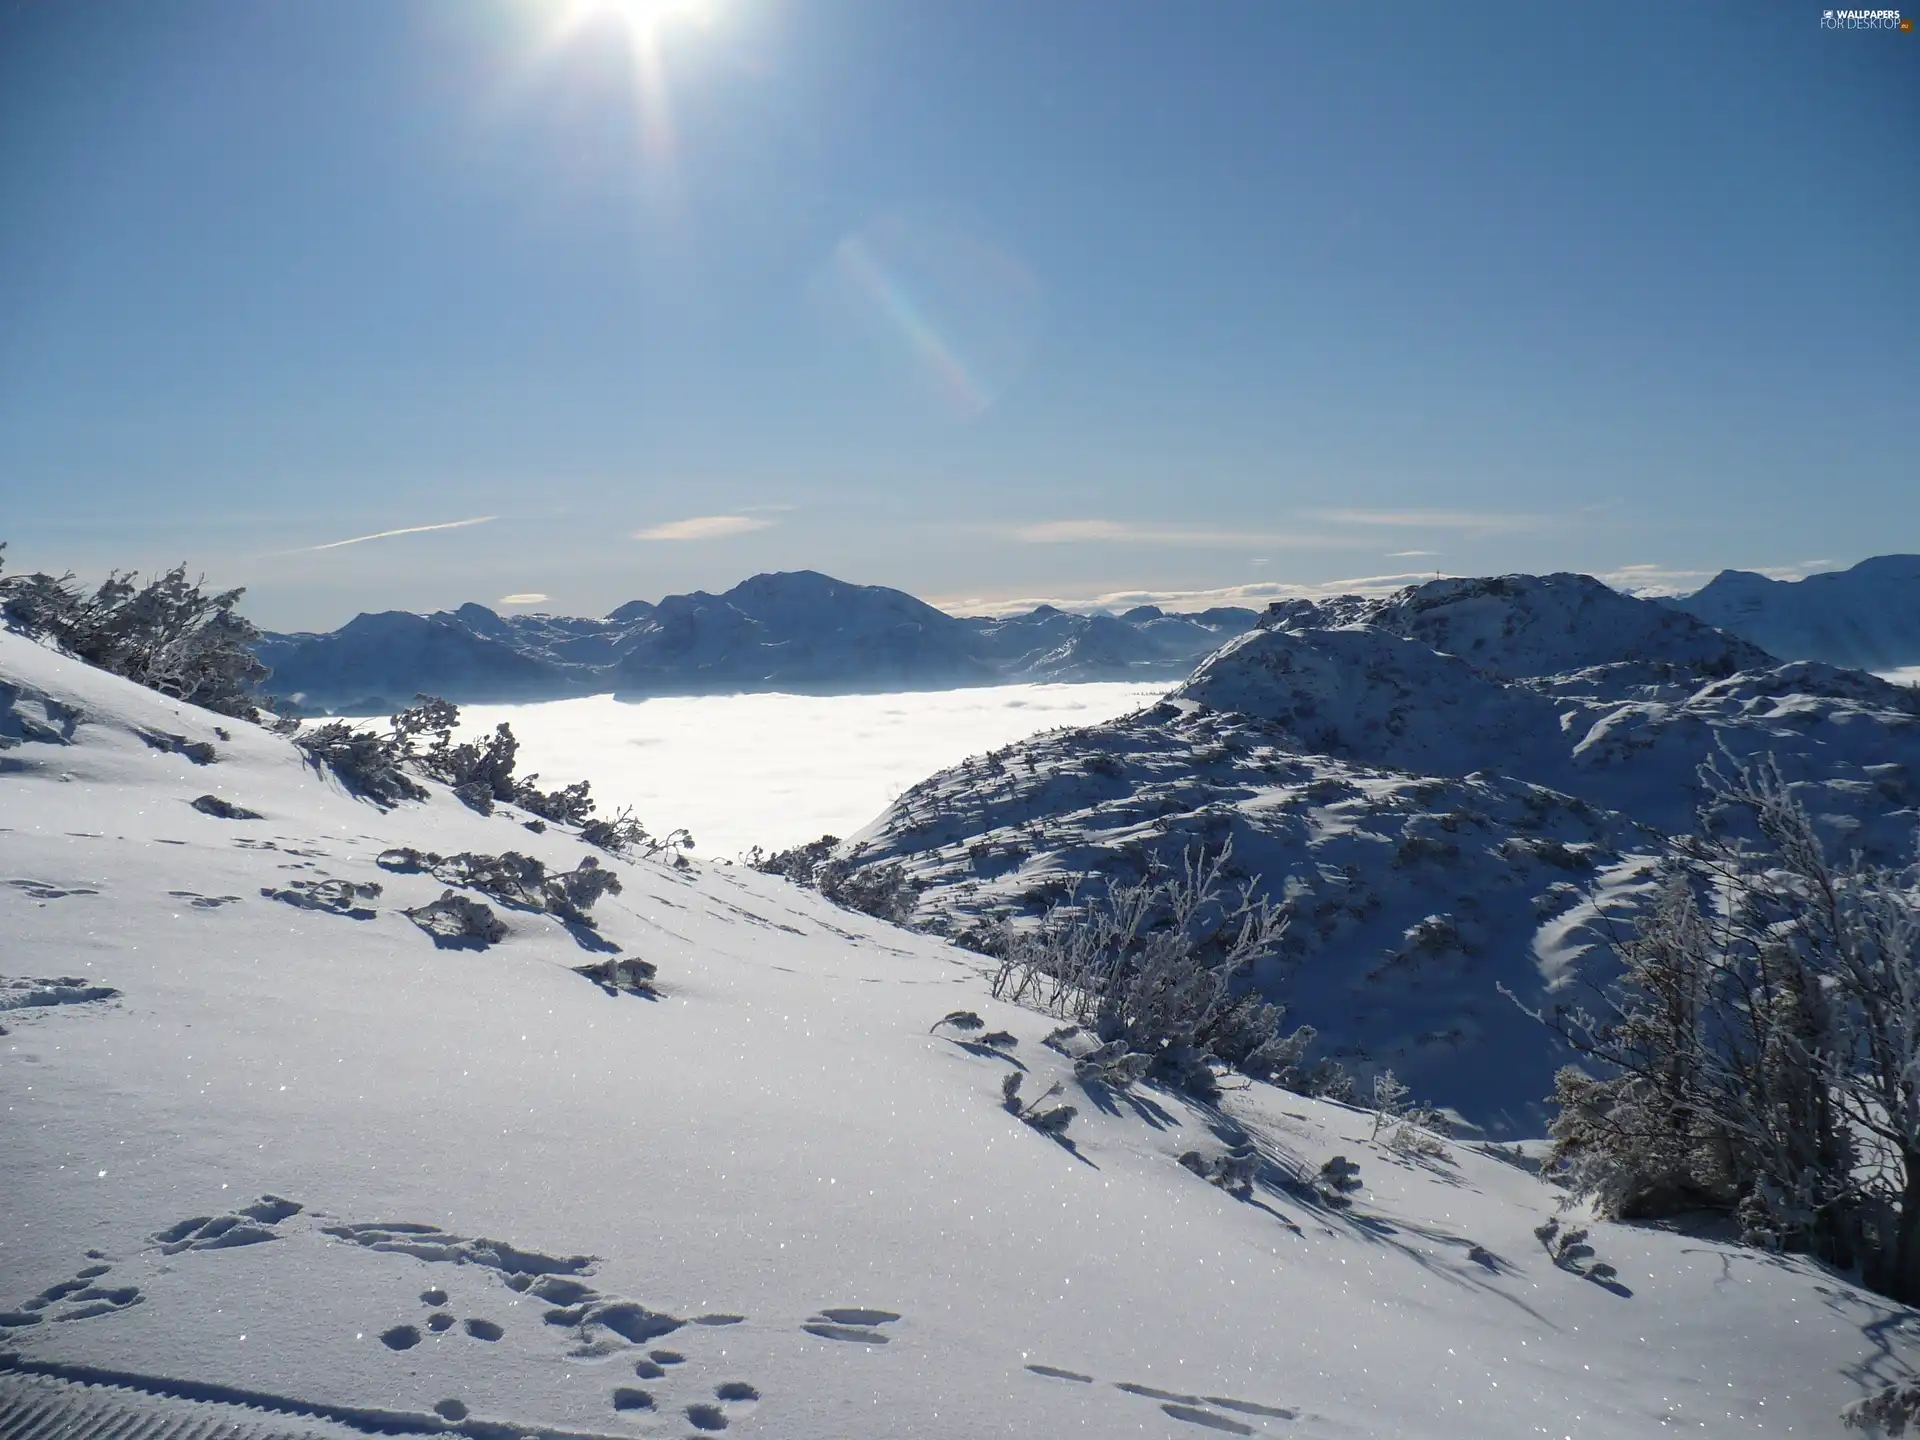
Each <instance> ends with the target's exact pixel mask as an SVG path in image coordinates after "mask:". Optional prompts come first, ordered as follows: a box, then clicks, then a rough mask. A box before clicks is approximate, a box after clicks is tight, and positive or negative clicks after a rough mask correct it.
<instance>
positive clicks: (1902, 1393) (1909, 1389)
mask: <svg viewBox="0 0 1920 1440" xmlns="http://www.w3.org/2000/svg"><path fill="white" fill-rule="evenodd" d="M1840 1421H1841V1423H1842V1424H1843V1425H1845V1426H1846V1427H1847V1429H1849V1430H1864V1431H1866V1432H1867V1433H1868V1434H1872V1435H1885V1436H1888V1437H1891V1440H1898V1437H1900V1436H1902V1435H1905V1434H1906V1433H1907V1430H1908V1428H1909V1427H1911V1428H1912V1429H1914V1430H1916V1431H1920V1380H1906V1381H1902V1382H1901V1383H1900V1384H1898V1385H1889V1386H1887V1387H1886V1388H1885V1389H1883V1390H1876V1391H1874V1392H1873V1394H1871V1395H1867V1396H1864V1397H1862V1398H1861V1399H1859V1400H1855V1401H1854V1402H1853V1403H1852V1404H1850V1405H1847V1406H1845V1407H1844V1408H1843V1409H1842V1410H1841V1411H1840Z"/></svg>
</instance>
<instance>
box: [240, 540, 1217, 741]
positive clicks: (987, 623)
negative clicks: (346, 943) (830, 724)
mask: <svg viewBox="0 0 1920 1440" xmlns="http://www.w3.org/2000/svg"><path fill="white" fill-rule="evenodd" d="M1254 619H1255V615H1254V612H1253V611H1251V610H1240V609H1232V608H1224V609H1214V610H1208V611H1204V612H1202V613H1200V614H1197V615H1168V614H1164V613H1162V612H1161V611H1159V610H1157V609H1155V608H1154V607H1152V606H1141V607H1139V608H1138V609H1134V610H1129V611H1128V612H1127V613H1126V614H1125V615H1122V616H1112V615H1091V616H1089V615H1074V614H1069V613H1067V612H1066V611H1063V610H1057V609H1054V608H1053V607H1052V606H1041V607H1040V608H1039V609H1036V610H1033V611H1030V612H1028V613H1027V614H1025V615H1015V616H1009V617H1006V618H1002V619H978V618H975V619H961V618H957V617H955V616H952V615H948V614H946V613H944V612H943V611H940V610H936V609H934V608H933V607H932V606H931V605H927V604H925V603H923V602H922V601H919V600H916V599H914V598H913V596H911V595H908V594H905V593H903V592H902V591H899V590H890V589H887V588H886V587H884V586H880V585H849V584H847V583H846V582H844V581H840V580H835V579H833V578H831V577H830V576H826V575H819V574H815V573H814V572H812V571H805V570H803V571H798V572H795V573H791V574H779V575H756V576H754V577H753V578H752V579H750V580H746V581H743V582H742V583H740V584H739V585H736V586H734V588H733V589H731V590H729V591H727V592H726V593H725V594H724V595H709V594H707V593H705V592H704V591H696V592H694V593H693V594H691V595H669V596H668V597H667V598H666V599H664V600H662V601H660V603H659V604H657V605H654V604H650V603H648V602H646V601H641V600H635V601H630V602H628V603H627V604H625V605H622V606H620V607H619V608H618V609H616V610H614V611H613V612H612V613H611V614H610V615H608V616H607V617H606V618H605V619H603V620H587V619H574V618H569V617H565V616H552V615H511V616H501V615H497V614H495V613H494V612H493V611H491V610H489V609H487V608H486V607H485V606H483V605H462V606H461V607H460V608H459V609H458V610H454V611H451V612H446V611H443V612H440V613H437V614H433V615H413V614H409V613H406V612H404V611H388V612H386V613H383V614H379V615H361V616H359V617H357V618H356V619H354V620H353V621H351V622H349V623H348V624H346V625H344V626H342V627H341V628H340V629H338V630H334V631H330V632H328V633H326V634H301V635H269V636H268V637H267V638H266V640H265V641H264V642H263V643H262V644H261V645H260V647H259V653H260V656H261V658H262V659H263V660H265V661H266V663H267V664H268V665H270V666H272V668H273V671H274V675H273V679H272V680H271V681H270V682H269V686H268V688H269V689H270V690H272V691H273V692H274V693H275V694H278V695H283V696H289V697H294V696H297V697H300V698H299V703H300V704H302V705H303V706H305V707H306V708H307V709H309V710H326V709H336V710H338V709H351V710H355V711H358V712H362V713H373V712H384V711H390V710H393V709H397V708H399V707H400V706H402V705H404V704H407V703H408V702H410V701H411V699H412V697H413V696H414V695H415V694H416V693H427V694H433V695H439V696H441V697H443V698H446V699H450V700H454V701H457V702H462V703H464V702H469V701H472V702H503V701H514V700H533V699H554V698H558V697H562V696H567V695H578V694H586V693H590V692H598V693H605V692H608V691H611V692H614V693H617V694H619V695H620V696H622V697H623V698H628V699H637V698H642V697H645V696H652V695H705V694H724V693H729V692H734V691H755V690H760V691H764V690H785V691H797V692H841V691H861V690H903V689H928V688H934V687H947V686H958V685H988V684H994V683H998V682H1003V681H1012V680H1031V681H1089V680H1104V681H1115V680H1152V679H1162V680H1175V679H1178V678H1180V677H1181V676H1183V675H1185V674H1186V673H1187V672H1188V671H1189V670H1191V669H1192V668H1193V666H1194V665H1195V664H1196V663H1197V662H1198V661H1199V660H1200V659H1201V658H1202V657H1203V656H1205V655H1206V654H1207V653H1208V652H1209V651H1211V650H1213V649H1215V648H1216V647H1217V646H1218V645H1219V644H1220V642H1221V641H1222V640H1225V639H1227V638H1229V637H1230V636H1233V635H1237V634H1240V633H1241V632H1242V631H1245V630H1247V629H1249V628H1250V627H1251V626H1252V625H1253V623H1254Z"/></svg>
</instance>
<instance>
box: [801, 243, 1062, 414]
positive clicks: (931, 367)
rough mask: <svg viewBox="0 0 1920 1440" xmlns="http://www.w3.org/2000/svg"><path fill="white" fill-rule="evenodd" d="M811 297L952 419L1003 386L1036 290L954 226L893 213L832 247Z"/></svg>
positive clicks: (1022, 364) (1031, 333)
mask: <svg viewBox="0 0 1920 1440" xmlns="http://www.w3.org/2000/svg"><path fill="white" fill-rule="evenodd" d="M818 295H819V298H820V299H821V300H822V301H823V302H824V304H825V308H826V309H827V311H828V313H829V315H830V317H831V318H832V319H833V320H834V321H835V322H836V323H837V324H839V325H842V326H845V327H847V328H850V329H852V330H854V331H856V332H857V333H859V334H860V335H861V336H862V337H863V338H864V339H865V341H866V342H867V344H868V346H869V347H870V350H871V352H872V353H873V354H875V355H877V356H878V357H879V358H880V359H881V360H882V362H883V363H884V364H886V365H887V366H888V367H889V368H890V369H893V370H896V371H898V372H900V373H903V374H904V375H906V376H907V377H908V378H910V379H911V380H912V381H913V382H914V384H915V386H916V388H918V389H920V390H921V391H922V392H924V393H926V394H928V395H930V396H931V398H932V399H933V400H934V401H935V403H936V404H937V405H938V407H939V408H940V409H941V410H942V411H945V412H946V413H948V414H950V415H954V416H957V417H960V418H970V417H972V416H975V415H978V414H980V413H981V412H982V411H984V410H986V409H988V408H989V407H990V406H992V405H993V404H994V403H995V402H996V401H997V400H998V399H999V398H1000V397H1001V396H1002V395H1004V394H1005V393H1006V392H1007V390H1008V389H1010V388H1011V387H1012V385H1013V384H1014V383H1015V382H1016V381H1017V380H1018V379H1019V377H1020V374H1021V372H1022V371H1023V370H1024V369H1025V368H1026V364H1027V361H1028V360H1029V359H1030V358H1031V356H1032V353H1033V349H1034V346H1035V344H1036V342H1037V341H1038V338H1039V332H1040V322H1041V300H1042V296H1041V290H1040V285H1039V282H1038V281H1037V280H1035V279H1034V277H1033V274H1032V272H1031V271H1029V270H1028V269H1027V267H1026V266H1025V265H1024V264H1022V263H1021V262H1020V260H1019V259H1018V258H1017V257H1016V256H1015V255H1014V254H1013V253H1012V252H1011V251H1010V250H1008V249H1007V248H1006V247H1005V246H1004V245H1003V244H1001V243H1000V242H998V241H997V240H995V239H993V238H992V237H990V236H989V235H988V234H987V233H986V232H985V231H984V229H983V228H982V227H981V226H979V225H978V224H976V223H974V222H972V221H971V220H969V219H966V218H961V217H955V216H947V215H930V214H920V213H916V214H905V213H896V214H889V215H885V216H882V217H880V218H879V219H877V220H875V221H873V222H872V223H870V224H868V225H865V226H862V227H861V228H860V229H859V230H857V231H855V232H854V233H852V234H850V235H848V236H846V237H845V238H844V239H843V240H841V241H840V243H839V244H838V245H836V246H835V247H834V250H833V254H832V258H831V260H830V262H829V264H828V265H827V267H826V270H825V272H824V274H823V275H822V277H821V280H820V283H819V286H818Z"/></svg>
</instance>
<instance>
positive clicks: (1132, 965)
mask: <svg viewBox="0 0 1920 1440" xmlns="http://www.w3.org/2000/svg"><path fill="white" fill-rule="evenodd" d="M1232 854H1233V843H1232V840H1231V839H1229V840H1228V841H1227V842H1226V843H1225V844H1223V845H1222V846H1221V848H1220V849H1219V851H1217V852H1216V853H1215V854H1214V856H1213V857H1212V858H1211V859H1208V858H1206V857H1205V856H1204V854H1201V853H1197V852H1190V853H1189V854H1188V856H1187V858H1186V861H1185V863H1184V865H1183V866H1182V868H1181V869H1180V870H1179V871H1178V872H1176V873H1170V874H1169V873H1165V872H1155V873H1151V874H1149V876H1148V877H1147V878H1146V879H1145V880H1142V881H1139V882H1137V883H1133V884H1122V883H1115V882H1109V883H1108V884H1107V886H1106V887H1105V889H1104V890H1103V891H1101V892H1100V893H1098V894H1095V895H1092V896H1090V897H1088V898H1086V899H1083V900H1081V901H1080V902H1079V903H1077V904H1071V905H1059V906H1055V907H1054V909H1053V910H1051V911H1049V912H1048V914H1047V915H1046V916H1045V917H1044V918H1043V919H1042V921H1041V922H1040V924H1039V925H1038V926H1036V927H1034V928H1032V929H1029V930H1024V931H1016V930H1014V929H1012V928H1011V927H1010V926H1009V927H1007V928H1006V929H1004V930H1003V932H1002V934H1001V935H1000V937H999V939H998V942H997V947H998V950H999V954H1000V969H999V971H998V973H997V974H996V975H995V977H994V982H993V993H994V995H995V997H996V998H1001V999H1007V1000H1011V1001H1013V1002H1015V1003H1016V1004H1024V1005H1031V1006H1033V1007H1035V1008H1036V1009H1040V1010H1044V1011H1046V1012H1047V1013H1049V1014H1054V1015H1059V1016H1061V1017H1062V1018H1064V1019H1069V1020H1072V1021H1074V1022H1076V1023H1077V1024H1080V1025H1083V1026H1085V1027H1086V1028H1087V1029H1088V1030H1089V1031H1091V1032H1092V1034H1093V1035H1094V1036H1096V1037H1097V1038H1098V1039H1099V1040H1100V1042H1101V1043H1103V1044H1105V1043H1109V1042H1112V1041H1116V1040H1117V1041H1123V1042H1124V1043H1125V1048H1126V1050H1127V1051H1130V1052H1133V1053H1137V1054H1140V1055H1145V1056H1148V1057H1150V1062H1151V1063H1150V1073H1152V1074H1154V1075H1155V1076H1157V1077H1158V1078H1160V1079H1162V1080H1165V1081H1166V1082H1168V1083H1170V1084H1173V1085H1177V1086H1180V1087H1182V1088H1185V1089H1187V1090H1190V1091H1193V1092H1194V1093H1196V1094H1199V1095H1202V1096H1211V1095H1214V1094H1217V1093H1218V1090H1219V1083H1218V1079H1217V1077H1216V1074H1215V1066H1216V1065H1218V1064H1227V1065H1232V1066H1234V1067H1235V1068H1238V1069H1240V1070H1242V1071H1243V1072H1245V1073H1247V1074H1249V1075H1252V1076H1255V1077H1256V1078H1261V1079H1276V1080H1281V1081H1283V1082H1284V1081H1285V1080H1287V1079H1290V1078H1292V1079H1298V1078H1299V1077H1300V1076H1301V1075H1302V1062H1303V1060H1304V1058H1305V1054H1306V1050H1307V1047H1308V1046H1309V1045H1310V1044H1311V1043H1312V1041H1313V1038H1314V1037H1313V1031H1312V1030H1310V1029H1306V1028H1302V1029H1300V1030H1295V1031H1293V1032H1291V1033H1286V1032H1284V1031H1283V1030H1282V1028H1281V1022H1282V1020H1283V1018H1284V1012H1283V1011H1282V1010H1281V1009H1280V1008H1279V1007H1278V1006H1276V1005H1273V1004H1270V1003H1268V1002H1267V1001H1265V1000H1263V999H1261V998H1260V996H1259V995H1257V994H1255V993H1253V992H1252V991H1249V990H1244V989H1242V988H1241V987H1240V985H1239V982H1240V980H1241V979H1242V977H1243V976H1244V974H1245V972H1246V971H1247V970H1249V969H1250V968H1251V967H1252V966H1253V964H1254V962H1255V961H1256V960H1258V959H1260V958H1261V957H1262V956H1265V955H1268V954H1271V953H1272V952H1273V950H1274V948H1275V947H1276V945H1277V944H1278V942H1279V940H1280V936H1281V934H1282V933H1283V932H1284V931H1285V929H1286V923H1287V922H1286V920H1285V918H1284V917H1283V916H1282V915H1281V914H1280V913H1279V912H1278V911H1277V910H1275V909H1274V907H1273V906H1272V905H1271V904H1270V903H1269V902H1268V901H1266V900H1265V899H1257V898H1255V897H1256V896H1257V894H1258V887H1259V881H1258V880H1257V879H1251V880H1248V881H1245V882H1244V883H1243V884H1242V885H1241V886H1240V888H1239V889H1238V891H1237V892H1234V893H1231V894H1229V893H1227V892H1225V890H1224V887H1223V885H1222V875H1223V872H1224V870H1225V868H1226V867H1227V865H1228V864H1229V862H1230V860H1231V858H1232Z"/></svg>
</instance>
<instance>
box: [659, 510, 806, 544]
mask: <svg viewBox="0 0 1920 1440" xmlns="http://www.w3.org/2000/svg"><path fill="white" fill-rule="evenodd" d="M773 523H774V522H773V521H771V520H764V519H762V518H761V517H760V516H758V515H695V516H692V517H690V518H688V519H686V520H669V521H667V522H666V523H665V524H664V525H649V526H648V527H647V528H646V529H645V530H636V531H634V532H633V538H634V539H636V540H725V539H727V538H728V537H730V536H733V535H745V534H748V533H749V532H751V531H754V530H766V529H769V528H771V527H772V525H773Z"/></svg>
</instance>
